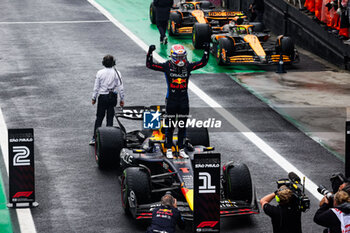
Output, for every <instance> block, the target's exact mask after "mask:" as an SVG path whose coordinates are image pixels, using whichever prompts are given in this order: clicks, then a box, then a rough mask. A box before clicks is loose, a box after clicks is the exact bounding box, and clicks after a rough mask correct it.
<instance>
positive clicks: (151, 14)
mask: <svg viewBox="0 0 350 233" xmlns="http://www.w3.org/2000/svg"><path fill="white" fill-rule="evenodd" d="M149 19H150V20H151V23H152V24H156V7H155V6H154V5H153V2H152V3H151V5H150V6H149Z"/></svg>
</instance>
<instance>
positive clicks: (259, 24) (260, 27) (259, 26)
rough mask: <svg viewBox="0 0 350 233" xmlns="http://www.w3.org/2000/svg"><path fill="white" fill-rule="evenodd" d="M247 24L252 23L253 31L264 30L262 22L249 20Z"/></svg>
mask: <svg viewBox="0 0 350 233" xmlns="http://www.w3.org/2000/svg"><path fill="white" fill-rule="evenodd" d="M249 24H251V25H253V26H254V27H253V31H254V32H264V30H265V26H264V24H263V23H262V22H249Z"/></svg>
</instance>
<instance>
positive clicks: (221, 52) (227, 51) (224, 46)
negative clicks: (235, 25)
mask: <svg viewBox="0 0 350 233" xmlns="http://www.w3.org/2000/svg"><path fill="white" fill-rule="evenodd" d="M233 51H234V43H233V41H232V40H231V39H228V38H220V39H219V44H218V47H217V51H216V52H217V54H216V62H217V64H218V65H220V66H223V65H225V64H226V60H227V58H228V57H230V56H232V55H233Z"/></svg>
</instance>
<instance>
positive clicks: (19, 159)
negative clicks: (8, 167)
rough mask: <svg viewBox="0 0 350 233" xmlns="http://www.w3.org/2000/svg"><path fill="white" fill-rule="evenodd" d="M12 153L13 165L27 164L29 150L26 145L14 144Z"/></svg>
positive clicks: (28, 161)
mask: <svg viewBox="0 0 350 233" xmlns="http://www.w3.org/2000/svg"><path fill="white" fill-rule="evenodd" d="M12 151H13V153H15V156H13V166H29V165H30V160H29V159H27V158H28V157H29V155H30V151H29V149H28V147H26V146H14V147H13V148H12Z"/></svg>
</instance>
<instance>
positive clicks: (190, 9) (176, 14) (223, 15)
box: [150, 0, 245, 36]
mask: <svg viewBox="0 0 350 233" xmlns="http://www.w3.org/2000/svg"><path fill="white" fill-rule="evenodd" d="M214 8H215V6H214V5H213V4H212V3H211V2H209V1H200V0H193V1H180V2H179V3H178V4H177V5H176V6H174V7H173V8H172V9H171V12H170V18H169V24H168V32H169V35H170V36H177V35H182V34H190V33H192V30H193V26H194V24H195V23H204V24H209V25H210V26H220V27H221V26H223V25H225V24H227V23H229V22H230V21H231V20H234V19H235V18H237V17H245V16H244V14H243V12H241V11H225V10H214ZM150 20H151V22H152V23H155V8H154V6H153V3H151V5H150Z"/></svg>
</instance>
